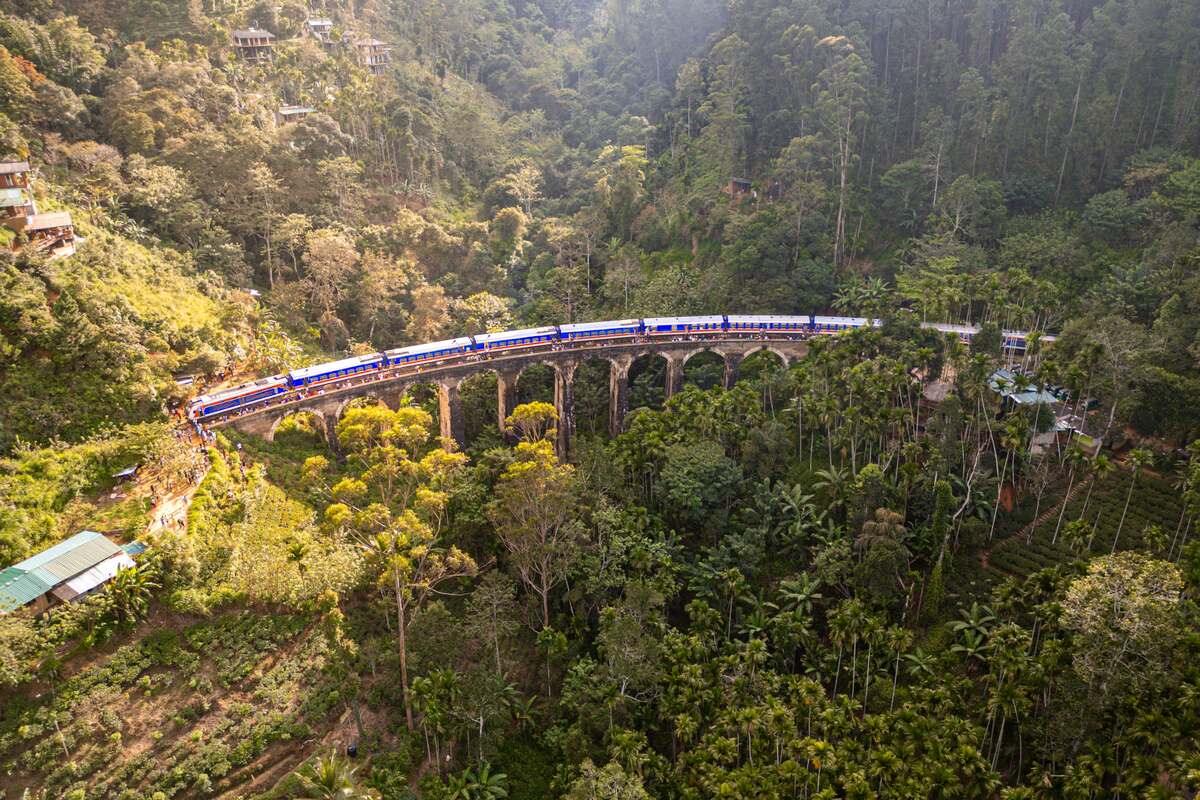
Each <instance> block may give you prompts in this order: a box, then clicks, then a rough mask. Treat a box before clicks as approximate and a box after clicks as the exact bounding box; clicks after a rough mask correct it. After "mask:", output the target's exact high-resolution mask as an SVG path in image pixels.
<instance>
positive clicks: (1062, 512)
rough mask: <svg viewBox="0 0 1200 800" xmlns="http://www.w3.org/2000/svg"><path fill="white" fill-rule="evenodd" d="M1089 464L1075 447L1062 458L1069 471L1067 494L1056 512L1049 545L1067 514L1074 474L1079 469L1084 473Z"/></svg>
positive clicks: (1089, 459) (1055, 537)
mask: <svg viewBox="0 0 1200 800" xmlns="http://www.w3.org/2000/svg"><path fill="white" fill-rule="evenodd" d="M1090 462H1091V458H1089V457H1088V454H1087V453H1085V452H1083V450H1081V449H1079V448H1078V447H1075V446H1072V447H1069V448H1068V449H1067V452H1066V455H1064V456H1063V463H1064V464H1066V465H1067V466H1068V467H1069V468H1070V469H1071V477H1070V478H1068V479H1067V493H1066V494H1064V495H1063V500H1062V508H1060V509H1059V510H1058V521H1057V522H1056V523H1055V524H1054V536H1052V537H1051V538H1050V544H1054V543H1055V542H1057V541H1058V532H1059V530H1061V529H1062V524H1063V517H1064V516H1066V513H1067V501H1068V500H1070V499H1071V490H1072V489H1073V488H1075V474H1076V473H1077V472H1078V471H1079V470H1080V468H1083V469H1084V471H1086V470H1087V468H1088V466H1089V464H1090Z"/></svg>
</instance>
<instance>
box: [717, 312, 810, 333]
mask: <svg viewBox="0 0 1200 800" xmlns="http://www.w3.org/2000/svg"><path fill="white" fill-rule="evenodd" d="M725 319H726V320H727V323H728V325H727V328H728V330H731V331H790V332H804V331H808V330H810V329H811V328H812V317H794V316H784V315H780V314H730V315H729V316H728V317H726V318H725Z"/></svg>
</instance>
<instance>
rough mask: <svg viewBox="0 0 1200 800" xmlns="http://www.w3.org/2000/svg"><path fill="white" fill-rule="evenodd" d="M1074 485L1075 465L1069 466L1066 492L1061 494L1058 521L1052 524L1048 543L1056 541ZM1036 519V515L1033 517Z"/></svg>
mask: <svg viewBox="0 0 1200 800" xmlns="http://www.w3.org/2000/svg"><path fill="white" fill-rule="evenodd" d="M1074 486H1075V467H1071V477H1070V478H1069V479H1068V480H1067V493H1066V494H1065V495H1063V504H1062V508H1060V509H1059V510H1058V522H1056V523H1055V524H1054V536H1053V537H1051V539H1050V544H1054V543H1055V542H1057V541H1058V531H1059V529H1061V528H1062V522H1063V517H1065V516H1066V515H1067V503H1068V501H1069V500H1070V499H1071V489H1072V488H1073V487H1074ZM1035 519H1036V517H1035Z"/></svg>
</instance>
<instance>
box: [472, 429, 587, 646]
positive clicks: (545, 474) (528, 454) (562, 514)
mask: <svg viewBox="0 0 1200 800" xmlns="http://www.w3.org/2000/svg"><path fill="white" fill-rule="evenodd" d="M514 455H515V458H514V460H513V462H512V463H511V464H509V465H508V466H507V467H506V468H505V469H504V472H503V473H502V474H501V475H500V479H499V480H498V481H497V482H496V490H495V497H496V499H495V500H494V501H493V502H492V504H491V506H490V507H489V508H488V515H489V516H490V517H491V520H492V522H493V524H494V525H495V526H496V532H497V534H499V536H500V539H501V540H502V541H503V542H504V545H505V547H507V548H508V551H509V554H510V556H511V557H512V560H513V566H514V567H515V568H516V570H517V573H518V574H519V575H520V577H521V581H522V582H523V583H524V584H525V585H526V586H527V587H528V588H529V589H530V590H531V591H533V592H534V593H535V594H536V595H537V596H538V597H539V598H540V600H541V606H542V609H541V610H542V628H543V629H548V628H550V595H551V593H552V592H553V591H554V588H555V587H556V586H558V584H559V583H561V582H562V581H563V579H564V578H566V574H567V570H568V569H569V567H570V565H571V564H572V563H573V562H574V561H575V559H576V557H577V555H578V549H579V544H580V532H579V531H578V529H577V527H576V524H575V508H576V504H577V502H578V501H577V488H576V479H575V468H574V467H572V466H571V465H570V464H561V463H559V461H558V458H557V457H556V456H555V455H554V446H553V445H552V444H551V443H550V442H548V441H545V440H541V441H536V442H521V443H520V444H518V445H517V448H516V451H515V454H514Z"/></svg>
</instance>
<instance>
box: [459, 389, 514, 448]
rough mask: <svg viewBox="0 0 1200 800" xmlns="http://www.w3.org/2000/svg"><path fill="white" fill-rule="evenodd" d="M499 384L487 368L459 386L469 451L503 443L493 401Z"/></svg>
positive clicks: (466, 445)
mask: <svg viewBox="0 0 1200 800" xmlns="http://www.w3.org/2000/svg"><path fill="white" fill-rule="evenodd" d="M498 384H499V379H498V378H497V376H496V373H495V372H493V371H490V370H489V371H487V372H480V373H477V374H475V375H472V376H471V377H469V378H467V379H466V380H464V381H463V382H462V383H461V384H460V385H459V387H458V391H459V395H460V396H461V397H462V410H463V429H464V431H465V433H466V439H467V440H466V442H465V443H464V447H465V448H467V449H469V450H486V449H488V448H491V447H499V446H501V445H503V444H504V437H502V436H501V435H500V415H499V409H498V408H497V403H496V395H497V387H498Z"/></svg>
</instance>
